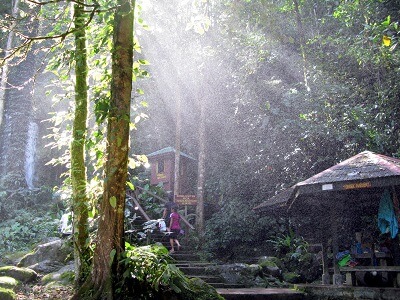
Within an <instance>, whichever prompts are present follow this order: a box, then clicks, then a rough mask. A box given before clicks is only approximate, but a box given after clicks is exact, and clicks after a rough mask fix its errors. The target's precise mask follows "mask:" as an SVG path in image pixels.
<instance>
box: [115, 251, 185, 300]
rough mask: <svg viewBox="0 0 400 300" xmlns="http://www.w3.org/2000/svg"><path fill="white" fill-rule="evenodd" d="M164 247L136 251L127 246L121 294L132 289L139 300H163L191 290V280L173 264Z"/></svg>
mask: <svg viewBox="0 0 400 300" xmlns="http://www.w3.org/2000/svg"><path fill="white" fill-rule="evenodd" d="M171 262H172V259H171V257H170V256H169V255H168V250H167V249H166V248H165V247H164V246H162V245H150V246H142V247H133V246H131V245H129V244H126V250H125V254H124V257H123V259H122V260H121V264H123V266H124V268H125V272H124V274H123V282H121V284H120V285H121V291H120V292H121V293H124V291H123V289H128V290H129V293H130V294H131V295H135V297H137V298H135V299H159V297H160V295H162V294H163V293H165V292H171V291H173V292H175V293H181V292H182V291H183V290H189V285H188V279H187V278H186V277H185V276H184V275H183V273H182V272H181V271H180V270H179V269H178V268H177V267H176V266H175V265H173V264H170V263H171Z"/></svg>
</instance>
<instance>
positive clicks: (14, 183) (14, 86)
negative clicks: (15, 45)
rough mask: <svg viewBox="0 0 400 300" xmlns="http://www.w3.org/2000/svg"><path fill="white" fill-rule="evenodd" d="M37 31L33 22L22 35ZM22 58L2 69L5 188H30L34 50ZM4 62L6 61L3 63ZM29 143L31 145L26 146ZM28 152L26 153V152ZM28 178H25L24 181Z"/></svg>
mask: <svg viewBox="0 0 400 300" xmlns="http://www.w3.org/2000/svg"><path fill="white" fill-rule="evenodd" d="M18 3H19V1H15V2H14V7H13V10H14V13H15V14H17V12H18ZM37 29H38V22H33V23H32V26H30V27H27V28H26V32H25V33H26V34H28V35H35V34H36V33H37ZM8 38H9V45H8V46H7V47H11V48H12V34H11V33H10V35H9V36H8ZM23 54H24V55H25V57H24V58H23V60H22V61H18V60H19V59H21V58H15V57H14V58H13V60H11V64H10V66H11V65H12V63H13V62H17V61H18V64H16V65H15V66H13V67H10V68H9V69H8V66H6V70H4V69H3V74H2V76H3V75H4V76H5V77H3V78H2V80H4V81H3V82H2V84H4V86H5V88H6V89H5V90H3V91H4V95H3V96H2V98H3V104H4V111H3V112H2V115H3V116H4V117H3V121H2V125H1V127H0V136H1V137H0V140H1V143H0V174H2V175H3V176H2V178H1V180H2V182H1V185H2V186H3V187H6V188H8V189H20V188H32V187H33V186H32V185H33V179H32V176H33V174H29V176H27V171H29V172H30V171H32V169H31V168H27V162H28V160H29V163H32V162H31V161H30V160H31V159H34V157H32V153H33V151H32V150H33V149H32V148H33V147H34V146H35V145H33V144H34V141H35V138H30V134H31V133H33V134H35V135H36V132H37V130H36V129H37V124H35V120H34V117H35V115H34V114H35V108H34V100H33V77H34V75H35V69H36V55H35V54H34V49H33V50H29V51H27V52H26V53H23ZM7 63H8V62H7ZM29 144H31V145H29ZM28 152H29V153H28ZM28 177H29V178H28ZM13 205H14V209H17V208H18V205H21V206H22V205H26V203H24V202H22V203H13Z"/></svg>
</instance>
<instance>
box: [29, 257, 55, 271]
mask: <svg viewBox="0 0 400 300" xmlns="http://www.w3.org/2000/svg"><path fill="white" fill-rule="evenodd" d="M62 267H63V264H62V263H60V262H58V261H51V260H48V259H47V260H44V261H41V262H38V263H36V264H34V265H31V266H29V268H30V269H32V270H34V271H35V272H37V273H42V274H49V273H51V272H54V271H57V270H59V269H60V268H62Z"/></svg>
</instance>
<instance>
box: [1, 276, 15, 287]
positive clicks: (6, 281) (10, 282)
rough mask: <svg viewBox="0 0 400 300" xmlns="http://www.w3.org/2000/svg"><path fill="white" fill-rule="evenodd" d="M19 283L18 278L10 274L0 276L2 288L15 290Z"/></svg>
mask: <svg viewBox="0 0 400 300" xmlns="http://www.w3.org/2000/svg"><path fill="white" fill-rule="evenodd" d="M18 283H19V282H18V280H16V279H15V278H12V277H9V276H0V287H2V288H5V289H11V290H14V288H15V287H16V286H17V285H18Z"/></svg>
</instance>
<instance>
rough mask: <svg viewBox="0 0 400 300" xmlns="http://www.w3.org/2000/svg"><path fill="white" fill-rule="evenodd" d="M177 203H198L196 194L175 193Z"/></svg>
mask: <svg viewBox="0 0 400 300" xmlns="http://www.w3.org/2000/svg"><path fill="white" fill-rule="evenodd" d="M175 203H176V204H178V205H196V204H197V199H196V195H175Z"/></svg>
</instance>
